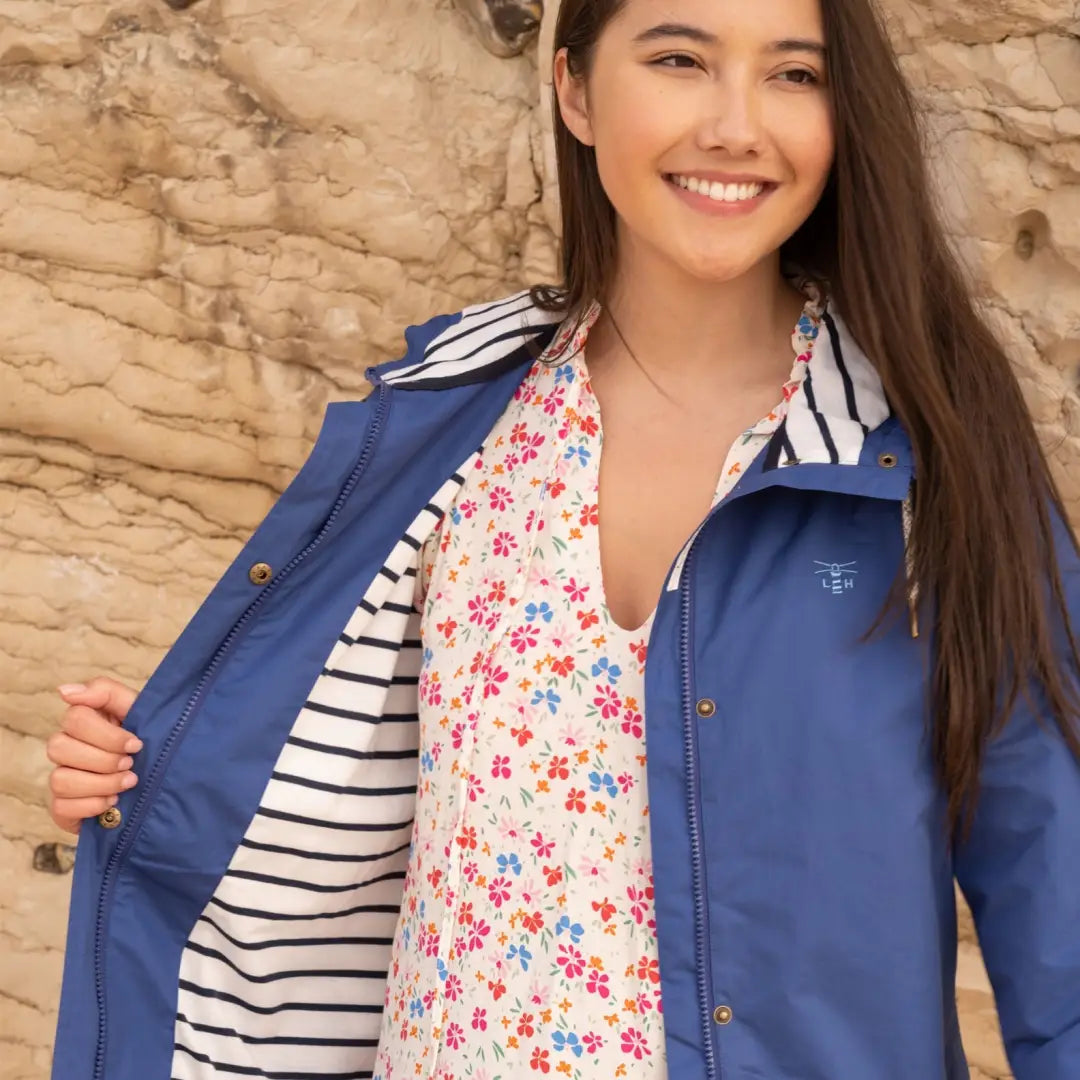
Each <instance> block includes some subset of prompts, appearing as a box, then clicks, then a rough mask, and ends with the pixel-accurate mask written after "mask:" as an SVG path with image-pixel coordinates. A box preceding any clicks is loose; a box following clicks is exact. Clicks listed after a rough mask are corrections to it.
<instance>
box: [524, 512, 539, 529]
mask: <svg viewBox="0 0 1080 1080" xmlns="http://www.w3.org/2000/svg"><path fill="white" fill-rule="evenodd" d="M535 524H536V511H535V510H530V511H529V512H528V513H527V514H526V515H525V531H526V532H527V533H530V532H532V530H533V526H534V525H535Z"/></svg>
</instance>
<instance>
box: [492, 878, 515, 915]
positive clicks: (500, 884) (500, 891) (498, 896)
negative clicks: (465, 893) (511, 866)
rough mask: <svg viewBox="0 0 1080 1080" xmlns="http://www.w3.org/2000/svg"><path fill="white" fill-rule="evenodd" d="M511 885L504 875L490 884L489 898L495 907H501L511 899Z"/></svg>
mask: <svg viewBox="0 0 1080 1080" xmlns="http://www.w3.org/2000/svg"><path fill="white" fill-rule="evenodd" d="M509 885H510V882H509V881H507V880H506V878H504V877H497V878H495V879H494V880H493V881H492V882H491V883H490V884H489V885H488V899H489V900H490V901H491V903H492V904H494V905H495V907H497V908H501V907H502V906H503V904H504V903H506V901H507V900H509V899H510V889H509V887H508V886H509Z"/></svg>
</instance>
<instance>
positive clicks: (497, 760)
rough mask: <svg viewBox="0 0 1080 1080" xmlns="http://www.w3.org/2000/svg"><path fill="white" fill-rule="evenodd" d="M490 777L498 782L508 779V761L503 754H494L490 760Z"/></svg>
mask: <svg viewBox="0 0 1080 1080" xmlns="http://www.w3.org/2000/svg"><path fill="white" fill-rule="evenodd" d="M491 775H492V776H493V777H494V778H495V779H496V780H498V779H499V778H500V777H502V779H503V780H509V779H510V759H509V758H508V757H506V756H505V755H503V754H496V755H495V757H494V758H492V760H491Z"/></svg>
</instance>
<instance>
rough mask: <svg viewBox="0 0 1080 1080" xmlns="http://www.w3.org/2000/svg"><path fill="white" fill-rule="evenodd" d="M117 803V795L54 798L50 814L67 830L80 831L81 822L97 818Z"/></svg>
mask: <svg viewBox="0 0 1080 1080" xmlns="http://www.w3.org/2000/svg"><path fill="white" fill-rule="evenodd" d="M115 805H116V796H115V795H113V796H110V797H109V798H105V799H102V798H96V799H53V801H52V803H51V804H50V806H49V814H50V816H51V817H52V819H53V821H55V822H56V824H57V825H59V826H60V828H61V829H64V830H65V831H67V832H78V831H79V829H78V826H79V823H80V822H82V821H84V820H85V819H86V818H95V817H97V816H98V814H104V813H105V811H106V810H108V809H109V807H110V806H115Z"/></svg>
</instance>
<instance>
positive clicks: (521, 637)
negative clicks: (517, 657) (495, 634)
mask: <svg viewBox="0 0 1080 1080" xmlns="http://www.w3.org/2000/svg"><path fill="white" fill-rule="evenodd" d="M539 640H540V634H539V631H538V630H537V628H536V627H535V626H532V625H530V624H529V623H524V624H523V625H521V626H516V627H515V628H514V629H513V630H512V631H511V632H510V648H511V649H513V650H514V651H515V652H516V653H520V654H524V653H525V652H526V650H528V649H531V648H533V647H534V646H535V645H536V643H537V641H539Z"/></svg>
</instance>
